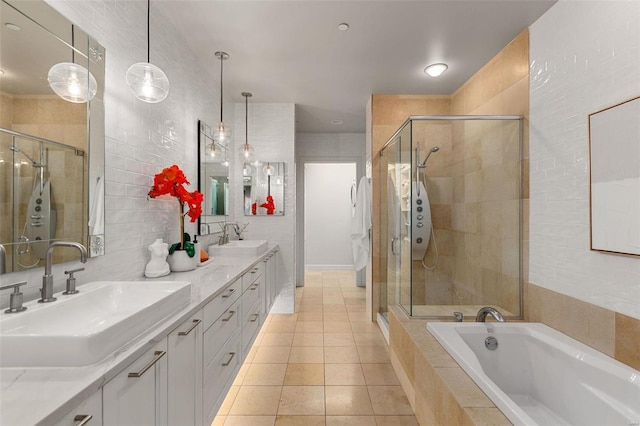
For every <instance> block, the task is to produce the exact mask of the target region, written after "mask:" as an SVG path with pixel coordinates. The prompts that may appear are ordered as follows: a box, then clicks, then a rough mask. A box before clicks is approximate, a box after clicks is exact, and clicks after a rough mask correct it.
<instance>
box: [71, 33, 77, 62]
mask: <svg viewBox="0 0 640 426" xmlns="http://www.w3.org/2000/svg"><path fill="white" fill-rule="evenodd" d="M75 34H76V32H75V31H74V25H73V24H71V63H73V64H75V63H76V41H75Z"/></svg>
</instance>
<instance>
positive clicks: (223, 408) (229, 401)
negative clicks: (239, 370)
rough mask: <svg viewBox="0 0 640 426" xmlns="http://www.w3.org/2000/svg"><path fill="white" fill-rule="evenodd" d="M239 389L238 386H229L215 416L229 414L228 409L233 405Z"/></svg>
mask: <svg viewBox="0 0 640 426" xmlns="http://www.w3.org/2000/svg"><path fill="white" fill-rule="evenodd" d="M239 390H240V386H235V385H233V386H231V387H230V388H229V392H227V396H225V397H224V401H222V405H220V408H219V409H218V414H217V416H226V415H227V414H229V410H230V409H231V406H232V405H233V401H235V399H236V395H238V391H239Z"/></svg>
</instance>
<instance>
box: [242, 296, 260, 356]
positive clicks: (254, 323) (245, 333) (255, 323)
mask: <svg viewBox="0 0 640 426" xmlns="http://www.w3.org/2000/svg"><path fill="white" fill-rule="evenodd" d="M245 312H246V315H245V316H244V323H243V324H242V349H243V354H247V353H248V352H249V349H250V348H251V344H252V343H253V340H254V339H255V337H256V335H257V334H258V331H260V324H262V303H261V300H256V302H255V303H254V305H253V306H252V307H251V308H250V309H247V311H245Z"/></svg>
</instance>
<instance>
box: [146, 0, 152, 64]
mask: <svg viewBox="0 0 640 426" xmlns="http://www.w3.org/2000/svg"><path fill="white" fill-rule="evenodd" d="M150 34H151V0H147V63H148V64H150V63H151V60H150V54H149V52H150V50H151V47H150V46H149V40H150V39H151V36H150Z"/></svg>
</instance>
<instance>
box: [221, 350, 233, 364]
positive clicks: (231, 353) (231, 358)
mask: <svg viewBox="0 0 640 426" xmlns="http://www.w3.org/2000/svg"><path fill="white" fill-rule="evenodd" d="M229 355H231V356H230V357H229V359H228V360H227V362H225V363H224V364H222V366H223V367H228V366H229V364H231V361H232V360H233V357H235V356H236V353H235V352H229Z"/></svg>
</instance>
